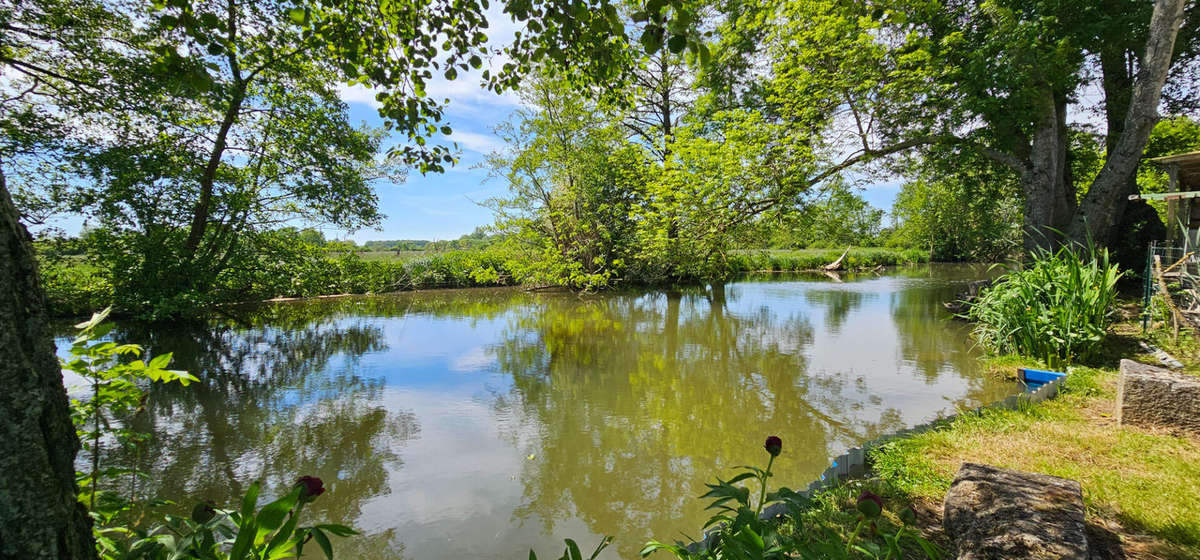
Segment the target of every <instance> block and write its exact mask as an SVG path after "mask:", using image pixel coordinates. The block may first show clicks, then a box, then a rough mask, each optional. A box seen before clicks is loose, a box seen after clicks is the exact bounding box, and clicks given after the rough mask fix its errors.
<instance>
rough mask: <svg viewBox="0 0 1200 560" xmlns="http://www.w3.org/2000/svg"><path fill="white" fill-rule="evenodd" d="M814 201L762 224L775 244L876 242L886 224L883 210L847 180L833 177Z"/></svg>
mask: <svg viewBox="0 0 1200 560" xmlns="http://www.w3.org/2000/svg"><path fill="white" fill-rule="evenodd" d="M819 190H820V191H821V192H819V194H818V195H817V197H816V198H815V199H814V200H812V201H805V202H804V203H803V204H802V205H800V207H799V208H797V209H796V210H795V211H790V212H781V213H779V214H778V216H776V218H777V219H769V220H761V223H760V224H758V225H759V227H760V228H761V229H762V235H764V236H765V241H766V244H767V245H769V246H771V247H782V248H792V247H797V248H803V247H845V246H848V245H859V246H863V245H873V244H875V243H877V242H878V237H879V233H880V228H881V227H882V225H883V215H884V212H883V210H880V209H878V208H875V207H873V206H871V204H870V203H868V202H867V201H866V200H865V199H863V197H861V196H859V194H858V193H856V192H854V189H853V188H852V187H851V186H850V185H847V184H846V183H845V182H843V181H831V182H830V184H829V185H827V186H826V187H825V188H822V189H819Z"/></svg>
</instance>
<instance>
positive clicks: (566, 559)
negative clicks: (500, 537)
mask: <svg viewBox="0 0 1200 560" xmlns="http://www.w3.org/2000/svg"><path fill="white" fill-rule="evenodd" d="M563 542H564V543H565V544H566V548H565V549H564V550H563V553H562V556H560V557H559V558H558V560H596V558H597V557H598V556H600V553H601V552H603V551H604V549H605V548H608V545H610V544H612V537H609V536H606V537H604V538H603V539H600V544H598V545H596V548H595V549H594V550H593V551H592V554H591V555H590V556H588V557H587V558H586V559H585V558H584V556H583V554H582V553H581V552H580V550H579V545H578V544H576V543H575V541H574V540H572V539H563ZM529 560H537V554H536V553H534V552H533V550H530V551H529Z"/></svg>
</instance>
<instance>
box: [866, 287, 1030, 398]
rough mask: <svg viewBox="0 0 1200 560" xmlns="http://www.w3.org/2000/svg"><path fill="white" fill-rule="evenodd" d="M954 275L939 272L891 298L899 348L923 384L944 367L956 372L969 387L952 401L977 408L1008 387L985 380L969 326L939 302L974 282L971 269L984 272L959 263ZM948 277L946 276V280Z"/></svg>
mask: <svg viewBox="0 0 1200 560" xmlns="http://www.w3.org/2000/svg"><path fill="white" fill-rule="evenodd" d="M954 270H955V271H956V272H957V274H954V275H943V277H941V278H939V279H938V280H936V281H930V282H921V283H914V284H911V285H905V286H903V287H901V288H900V289H899V290H897V291H896V292H894V293H893V294H892V296H891V300H890V301H889V307H890V311H891V315H892V320H893V321H894V322H895V323H896V332H897V333H898V334H899V339H900V349H901V352H902V353H903V355H904V356H907V357H909V359H910V360H911V361H912V365H913V367H914V368H915V370H916V372H917V373H918V374H919V375H920V376H921V378H922V379H923V380H924V381H925V383H926V384H927V385H932V384H934V383H935V382H937V380H938V378H939V377H941V375H942V374H943V373H945V372H946V371H955V372H956V373H957V375H958V377H960V378H961V379H963V380H964V381H965V383H966V385H967V387H966V392H965V394H963V395H962V396H961V397H960V398H959V399H957V400H956V401H955V404H958V405H964V406H978V405H980V404H986V403H987V402H989V401H990V400H992V399H993V398H995V397H996V396H997V391H998V390H1001V391H1002V390H1003V389H1006V388H1007V387H1006V386H1005V384H1004V383H1003V382H1000V381H998V380H994V379H989V378H988V377H986V374H985V372H984V371H983V369H982V367H981V366H980V361H979V359H980V355H979V354H978V353H976V352H974V351H973V348H974V343H973V341H972V339H971V336H970V325H969V324H968V323H966V322H964V321H958V320H955V319H954V318H953V316H952V315H951V314H950V312H949V311H947V310H946V309H945V308H944V307H943V306H942V302H945V301H949V300H951V299H953V298H954V297H955V296H956V295H957V293H958V291H959V290H961V289H962V287H963V286H964V285H965V282H966V281H969V280H978V279H979V277H980V276H970V275H969V274H970V273H972V272H979V273H981V274H984V273H986V269H983V270H981V269H979V268H978V267H972V268H966V267H957V268H955V269H954ZM946 276H950V277H949V278H947V277H946Z"/></svg>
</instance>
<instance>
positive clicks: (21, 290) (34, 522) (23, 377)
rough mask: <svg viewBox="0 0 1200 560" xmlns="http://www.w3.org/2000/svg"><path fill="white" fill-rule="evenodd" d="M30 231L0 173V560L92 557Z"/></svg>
mask: <svg viewBox="0 0 1200 560" xmlns="http://www.w3.org/2000/svg"><path fill="white" fill-rule="evenodd" d="M44 297H45V296H44V295H43V293H42V286H41V283H40V280H39V278H38V273H37V265H36V263H35V261H34V254H33V245H32V242H31V239H30V237H29V232H28V231H26V229H25V227H24V226H22V225H21V223H20V222H19V221H18V214H17V209H16V208H15V207H14V206H13V202H12V197H10V196H9V193H8V189H7V187H6V186H5V184H4V175H3V173H2V172H0V348H3V349H4V359H2V360H0V387H3V388H4V389H3V391H0V415H2V416H0V473H2V474H0V559H9V558H12V559H21V560H33V559H41V558H47V559H49V558H56V559H57V558H83V559H86V558H95V557H96V549H95V545H94V543H93V541H92V521H91V518H90V517H88V514H87V511H86V510H85V509H84V508H83V506H82V505H81V504H80V503H79V502H78V500H77V492H78V491H77V488H76V486H75V453H76V452H78V451H79V440H78V438H76V436H75V427H74V426H73V425H72V423H71V417H70V413H69V408H68V403H67V392H66V390H65V389H64V388H63V378H62V370H61V369H60V368H59V366H58V360H57V359H56V358H55V355H54V342H53V341H52V340H51V338H50V331H49V329H48V326H47V322H46V312H45V302H44Z"/></svg>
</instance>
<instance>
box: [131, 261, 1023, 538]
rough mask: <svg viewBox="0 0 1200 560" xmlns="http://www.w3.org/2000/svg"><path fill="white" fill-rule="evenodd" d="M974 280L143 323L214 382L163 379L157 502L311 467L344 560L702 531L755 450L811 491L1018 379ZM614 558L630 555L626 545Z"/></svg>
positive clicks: (425, 296)
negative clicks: (1001, 378) (770, 447)
mask: <svg viewBox="0 0 1200 560" xmlns="http://www.w3.org/2000/svg"><path fill="white" fill-rule="evenodd" d="M981 274H982V271H980V270H979V269H969V268H964V267H945V266H941V267H923V268H918V269H905V270H901V271H899V272H895V273H892V274H889V275H886V276H876V275H864V276H858V277H854V276H844V277H842V279H841V280H842V283H835V282H832V281H830V280H828V279H826V278H824V277H823V276H822V277H804V276H794V275H775V276H770V277H755V278H748V279H746V280H744V281H739V282H734V283H730V284H728V285H725V286H715V287H708V288H690V289H680V290H672V291H656V292H649V293H647V292H630V293H613V294H603V295H596V296H577V295H574V294H566V293H557V294H555V293H543V294H528V293H523V292H520V291H515V290H464V291H447V292H422V293H414V294H400V295H395V296H376V297H364V298H351V299H328V300H317V301H313V302H304V303H289V304H277V305H269V306H262V307H258V308H250V309H240V310H231V311H228V312H227V314H228V316H227V317H224V318H221V319H219V320H213V321H211V322H208V323H205V324H200V325H190V326H188V325H176V326H174V327H173V328H169V329H164V328H163V327H161V326H158V327H155V328H153V329H147V328H139V327H137V326H132V325H126V326H124V327H123V329H122V331H121V333H120V336H122V337H123V338H126V339H129V340H132V341H139V342H142V343H144V344H146V345H147V346H149V347H151V348H154V349H157V348H162V349H167V350H174V351H175V355H176V357H177V359H178V365H179V366H180V367H183V368H186V369H188V370H190V371H192V372H193V373H196V374H197V375H199V376H200V378H201V380H202V382H201V383H200V384H194V385H192V386H191V387H187V388H182V387H156V388H154V390H153V391H151V393H150V397H149V399H148V401H147V405H146V409H145V411H144V413H142V414H140V415H139V416H137V417H136V418H134V419H132V422H133V423H134V425H135V427H137V428H139V429H142V430H145V431H148V432H149V433H150V434H151V437H150V440H149V441H148V442H147V445H146V447H145V449H146V453H145V454H144V455H143V456H141V457H128V456H121V455H119V454H115V455H113V456H111V457H110V458H109V460H110V461H112V462H114V463H123V464H128V463H139V464H141V465H142V468H143V469H144V470H146V471H147V472H149V474H150V476H149V477H148V480H147V481H146V482H143V483H141V484H142V486H141V487H140V488H139V489H138V490H139V492H140V493H143V494H145V495H147V496H159V497H172V498H175V499H180V498H183V497H192V498H200V497H203V498H207V499H213V500H215V501H217V502H220V503H232V502H233V501H234V499H235V498H236V497H237V496H238V495H240V493H241V492H242V491H244V489H245V487H246V486H247V485H248V484H249V483H250V482H251V481H253V480H265V481H266V485H267V488H268V489H269V490H271V491H273V492H279V491H281V490H283V489H285V488H286V487H288V486H289V485H290V484H291V482H292V481H293V480H294V479H295V477H296V476H297V475H299V474H315V475H317V476H321V477H322V478H324V479H325V480H326V481H327V486H328V487H329V488H330V491H329V492H328V493H327V494H326V495H325V496H323V497H322V499H321V500H318V501H317V502H316V504H315V505H316V506H317V507H316V508H315V513H316V514H317V516H318V517H319V518H324V519H328V520H336V521H342V522H350V523H353V524H355V525H356V526H357V527H358V528H360V529H362V530H363V531H364V532H365V535H364V536H360V537H355V538H353V539H349V540H346V541H344V542H343V545H342V546H343V547H344V550H345V551H346V552H347V553H348V554H349V556H350V557H371V558H379V557H394V558H398V557H401V556H404V557H412V558H459V557H494V558H514V557H524V556H525V555H526V551H527V550H528V548H529V547H531V546H532V547H535V548H537V549H538V551H539V552H545V553H549V552H551V551H552V550H554V549H555V547H556V546H557V542H558V540H559V539H560V538H561V537H564V536H570V537H573V538H576V539H578V540H580V541H581V542H595V541H596V540H598V539H599V537H600V535H603V534H616V535H617V536H618V543H617V547H616V549H615V550H616V552H617V553H619V556H621V557H635V556H636V551H637V550H638V549H639V548H640V545H641V543H643V542H644V541H645V540H646V539H648V538H650V537H652V536H653V537H658V538H666V539H671V538H675V537H679V536H681V533H684V532H694V531H695V530H696V529H697V528H698V524H699V523H700V522H702V521H703V519H705V518H706V516H704V514H703V512H702V511H701V508H702V506H703V504H702V503H701V502H699V501H698V500H695V499H694V497H695V496H697V495H699V494H700V493H702V492H703V483H704V482H705V481H706V480H708V479H710V477H711V476H713V475H714V474H718V473H722V474H727V473H728V472H729V471H728V469H729V468H731V467H732V466H734V465H739V464H746V463H748V462H754V463H757V462H759V461H760V460H761V458H762V457H763V453H762V451H761V449H760V447H759V446H760V445H761V440H762V438H763V437H764V436H765V435H767V434H769V433H777V434H779V435H780V436H782V437H783V439H784V441H785V454H784V455H783V456H782V457H781V458H780V461H779V462H778V463H777V468H778V473H779V479H778V480H779V481H780V482H781V483H786V484H790V485H793V486H802V485H803V484H805V483H807V481H808V480H810V479H811V478H812V477H813V476H815V475H816V474H817V473H819V472H820V471H821V470H822V469H823V468H824V467H825V466H826V465H827V463H828V460H829V458H830V457H832V456H834V455H836V454H838V453H840V452H842V451H843V450H844V449H845V448H847V447H850V446H853V445H855V444H857V443H859V442H861V441H863V440H865V439H869V438H872V437H875V436H876V435H879V434H881V433H883V432H886V431H890V430H894V429H898V428H901V427H904V426H906V425H911V424H914V423H916V422H919V421H921V420H924V419H927V418H929V417H932V416H934V415H936V414H937V413H938V412H939V411H944V410H947V409H950V408H953V407H954V406H956V405H963V406H971V405H976V404H980V403H982V402H985V401H987V400H990V399H992V398H994V397H995V396H996V395H998V394H1000V393H1001V392H1004V391H1007V390H1008V389H1009V387H1008V386H1007V385H1006V384H1004V383H1001V382H998V381H994V380H990V379H987V378H986V377H984V376H983V373H982V372H981V371H980V370H979V368H978V365H977V363H976V361H977V360H976V356H975V355H974V354H973V353H972V351H971V348H970V344H969V341H968V339H967V338H966V332H965V330H964V327H963V325H961V324H957V323H954V322H951V321H949V320H948V318H949V316H948V314H947V313H946V312H945V311H944V310H943V309H942V308H941V305H940V302H941V301H943V300H945V299H946V298H947V297H949V296H950V295H951V294H953V292H954V290H955V289H956V287H957V286H960V285H961V284H962V283H964V282H966V281H969V280H972V279H976V278H978V277H979V276H980V275H981ZM614 556H615V555H614Z"/></svg>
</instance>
